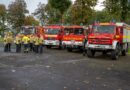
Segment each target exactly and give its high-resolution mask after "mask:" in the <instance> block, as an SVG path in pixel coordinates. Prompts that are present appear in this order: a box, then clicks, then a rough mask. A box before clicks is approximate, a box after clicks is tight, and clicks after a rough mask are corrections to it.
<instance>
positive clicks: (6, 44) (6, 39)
mask: <svg viewBox="0 0 130 90" xmlns="http://www.w3.org/2000/svg"><path fill="white" fill-rule="evenodd" d="M12 42H13V36H12V34H10V33H9V32H8V33H6V35H5V37H4V51H5V52H11V44H12Z"/></svg>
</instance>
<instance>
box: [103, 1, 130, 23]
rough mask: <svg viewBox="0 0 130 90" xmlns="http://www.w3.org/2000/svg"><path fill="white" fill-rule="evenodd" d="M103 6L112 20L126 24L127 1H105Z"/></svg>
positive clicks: (129, 2)
mask: <svg viewBox="0 0 130 90" xmlns="http://www.w3.org/2000/svg"><path fill="white" fill-rule="evenodd" d="M104 4H105V7H106V10H107V11H108V13H109V14H111V17H112V19H116V20H122V21H125V22H127V19H128V16H129V14H130V12H129V10H130V1H129V0H106V1H105V2H104Z"/></svg>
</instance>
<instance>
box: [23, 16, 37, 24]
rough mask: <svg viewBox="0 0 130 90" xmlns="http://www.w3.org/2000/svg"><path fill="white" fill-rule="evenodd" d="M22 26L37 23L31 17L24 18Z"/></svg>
mask: <svg viewBox="0 0 130 90" xmlns="http://www.w3.org/2000/svg"><path fill="white" fill-rule="evenodd" d="M24 25H35V26H38V25H39V21H38V20H36V19H35V18H34V17H33V16H26V17H25V20H24Z"/></svg>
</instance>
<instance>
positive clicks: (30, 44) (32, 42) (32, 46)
mask: <svg viewBox="0 0 130 90" xmlns="http://www.w3.org/2000/svg"><path fill="white" fill-rule="evenodd" d="M29 47H30V51H34V35H31V36H30V43H29Z"/></svg>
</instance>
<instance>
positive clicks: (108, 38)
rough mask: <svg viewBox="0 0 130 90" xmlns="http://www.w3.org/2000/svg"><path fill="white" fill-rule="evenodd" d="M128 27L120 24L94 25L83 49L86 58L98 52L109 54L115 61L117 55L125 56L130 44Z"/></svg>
mask: <svg viewBox="0 0 130 90" xmlns="http://www.w3.org/2000/svg"><path fill="white" fill-rule="evenodd" d="M129 35H130V25H127V24H125V23H122V22H117V23H113V22H110V23H95V24H93V25H92V30H91V33H90V34H89V35H88V37H87V39H88V41H87V43H86V45H85V48H86V50H87V56H88V57H94V55H95V53H96V52H98V51H100V52H102V53H103V54H106V53H107V52H110V53H111V58H112V59H113V60H117V59H118V57H119V55H120V54H122V55H123V56H125V55H126V52H127V51H128V43H129V42H130V36H129Z"/></svg>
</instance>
